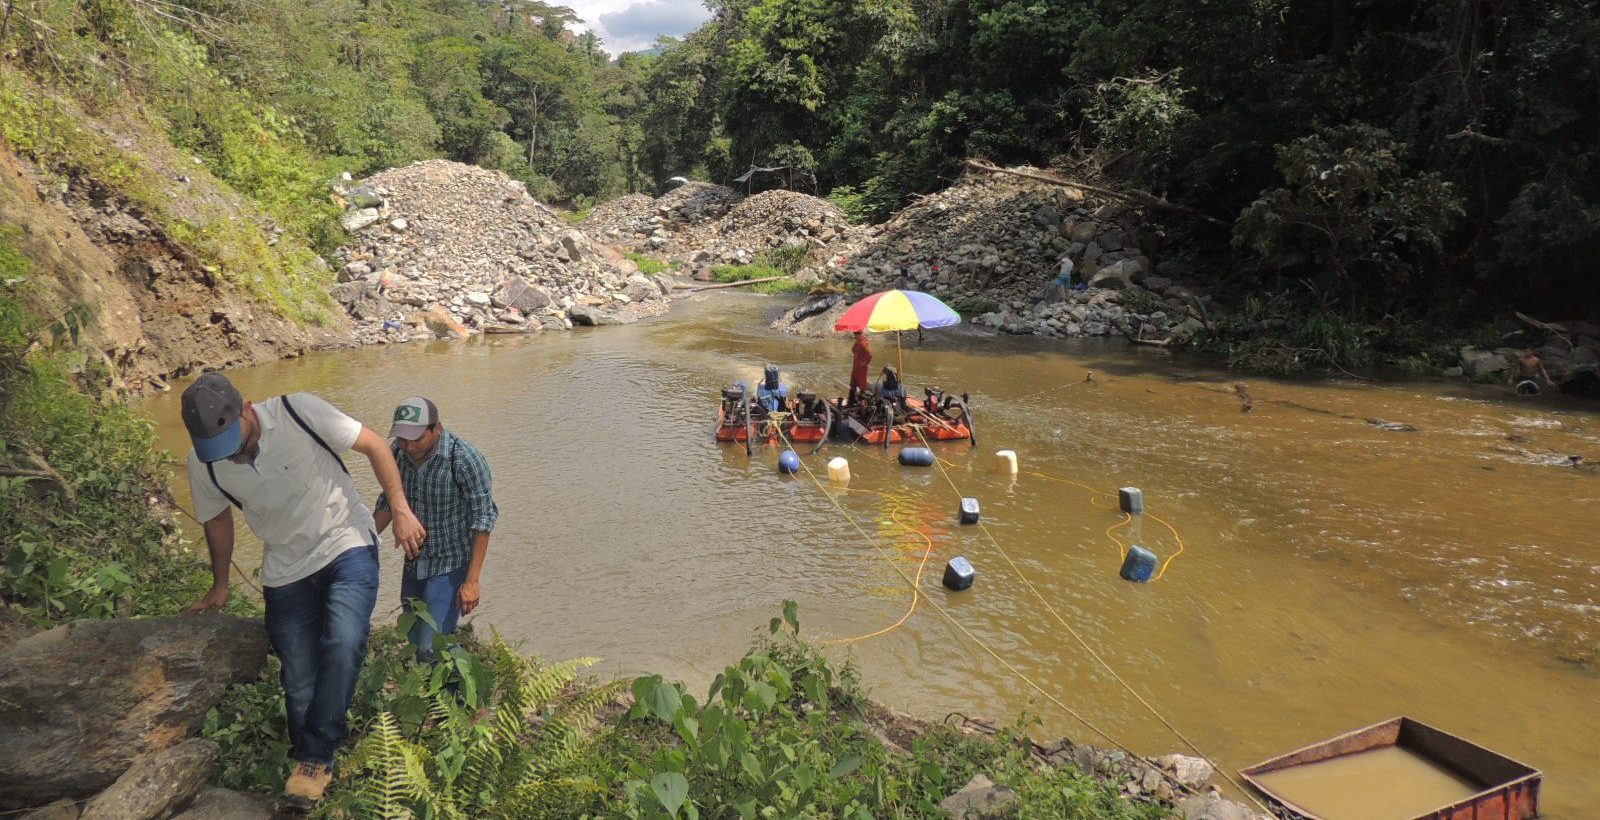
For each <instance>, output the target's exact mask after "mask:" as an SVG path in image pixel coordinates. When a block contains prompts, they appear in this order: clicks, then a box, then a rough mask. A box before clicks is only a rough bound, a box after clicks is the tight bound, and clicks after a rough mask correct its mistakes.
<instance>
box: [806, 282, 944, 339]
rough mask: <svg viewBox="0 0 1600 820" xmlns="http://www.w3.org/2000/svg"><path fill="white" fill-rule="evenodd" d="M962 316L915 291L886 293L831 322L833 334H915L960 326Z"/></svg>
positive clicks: (859, 303)
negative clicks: (894, 331)
mask: <svg viewBox="0 0 1600 820" xmlns="http://www.w3.org/2000/svg"><path fill="white" fill-rule="evenodd" d="M960 323H961V314H959V313H956V312H955V311H954V310H952V309H951V308H950V306H949V305H947V304H945V303H943V302H941V301H939V300H938V299H937V298H935V297H933V296H929V295H928V294H926V293H923V292H922V291H917V290H886V291H883V292H882V293H874V294H872V295H871V296H868V297H867V298H865V299H862V300H861V301H859V302H857V303H855V304H853V305H851V306H850V307H849V309H847V310H846V311H845V312H844V315H843V316H840V317H839V321H837V322H834V324H833V329H834V330H843V331H846V332H854V331H857V330H867V331H875V332H883V331H889V330H916V329H917V328H919V327H927V328H933V327H948V326H950V325H955V324H960Z"/></svg>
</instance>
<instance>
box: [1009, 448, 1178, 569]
mask: <svg viewBox="0 0 1600 820" xmlns="http://www.w3.org/2000/svg"><path fill="white" fill-rule="evenodd" d="M1022 473H1023V474H1024V475H1031V476H1034V477H1036V478H1042V479H1044V480H1046V481H1057V482H1060V483H1062V484H1071V485H1072V486H1074V487H1082V488H1083V489H1085V490H1087V491H1088V492H1089V503H1090V504H1093V505H1094V506H1096V507H1099V508H1100V509H1102V510H1110V509H1113V508H1112V507H1107V506H1105V505H1104V504H1101V503H1100V499H1101V498H1104V497H1106V494H1105V493H1102V492H1100V491H1099V490H1096V489H1095V488H1093V487H1090V486H1089V485H1087V484H1084V483H1083V482H1081V481H1073V480H1072V479H1070V478H1059V477H1057V476H1053V475H1045V474H1044V473H1037V472H1034V471H1032V470H1023V471H1022ZM1145 515H1148V516H1149V517H1150V518H1152V519H1154V520H1155V521H1156V522H1157V523H1159V524H1160V525H1161V526H1163V527H1166V528H1167V532H1170V533H1172V538H1173V540H1174V541H1177V542H1178V550H1177V551H1176V552H1174V553H1172V554H1171V555H1169V556H1167V560H1165V561H1162V562H1161V567H1160V569H1158V570H1157V571H1156V574H1155V577H1153V578H1151V579H1150V583H1155V582H1156V581H1159V580H1161V576H1163V575H1165V574H1167V567H1168V566H1169V565H1170V564H1171V563H1172V562H1173V561H1175V560H1177V558H1178V556H1180V555H1182V554H1183V551H1184V549H1185V547H1184V544H1183V536H1182V535H1180V534H1178V528H1177V527H1174V526H1172V525H1171V524H1169V523H1167V520H1166V519H1164V518H1161V517H1160V516H1157V515H1154V514H1152V513H1145ZM1122 516H1123V521H1122V522H1121V523H1119V524H1113V525H1111V527H1110V528H1108V529H1107V530H1106V537H1108V538H1110V539H1111V540H1112V541H1115V542H1117V548H1118V550H1119V553H1120V556H1121V557H1123V558H1126V557H1127V555H1128V548H1127V546H1126V545H1124V544H1123V543H1122V540H1121V539H1119V538H1117V537H1116V536H1115V535H1112V534H1111V533H1112V531H1113V530H1116V529H1119V528H1121V527H1123V526H1125V525H1127V524H1128V523H1129V522H1131V521H1132V520H1133V516H1131V515H1129V514H1127V513H1122Z"/></svg>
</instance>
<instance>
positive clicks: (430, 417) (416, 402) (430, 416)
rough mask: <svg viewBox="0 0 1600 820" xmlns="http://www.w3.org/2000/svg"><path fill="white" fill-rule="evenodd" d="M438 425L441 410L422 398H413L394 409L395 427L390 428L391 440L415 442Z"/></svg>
mask: <svg viewBox="0 0 1600 820" xmlns="http://www.w3.org/2000/svg"><path fill="white" fill-rule="evenodd" d="M438 423H439V408H438V407H437V406H436V405H434V403H433V402H431V401H429V400H427V399H425V398H423V397H421V396H412V397H411V398H409V399H406V400H405V401H403V402H400V405H399V406H398V407H396V408H395V409H394V425H393V426H391V427H390V428H389V438H403V439H405V440H406V441H414V440H416V439H417V438H419V437H421V435H422V434H423V433H425V432H427V431H428V428H429V427H432V426H433V425H435V424H438Z"/></svg>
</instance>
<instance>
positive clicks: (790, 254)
mask: <svg viewBox="0 0 1600 820" xmlns="http://www.w3.org/2000/svg"><path fill="white" fill-rule="evenodd" d="M810 253H811V249H810V248H808V247H806V246H805V245H779V246H778V247H776V248H768V249H767V250H764V251H762V252H761V253H760V254H758V255H757V256H756V264H757V265H761V266H765V267H769V268H777V269H778V270H780V271H783V272H784V273H787V274H789V275H790V276H793V275H794V274H796V273H798V272H799V271H800V269H801V268H803V267H805V264H806V256H807V255H809V254H810Z"/></svg>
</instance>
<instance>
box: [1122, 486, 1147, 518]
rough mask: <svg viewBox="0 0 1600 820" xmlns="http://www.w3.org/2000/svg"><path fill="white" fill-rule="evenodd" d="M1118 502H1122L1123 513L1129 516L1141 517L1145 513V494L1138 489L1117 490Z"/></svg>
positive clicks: (1124, 488)
mask: <svg viewBox="0 0 1600 820" xmlns="http://www.w3.org/2000/svg"><path fill="white" fill-rule="evenodd" d="M1117 500H1118V501H1120V502H1121V505H1122V511H1123V512H1125V513H1127V514H1129V515H1139V514H1140V513H1142V512H1144V492H1143V491H1141V490H1140V489H1139V488H1138V487H1123V488H1122V489H1120V490H1117Z"/></svg>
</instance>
